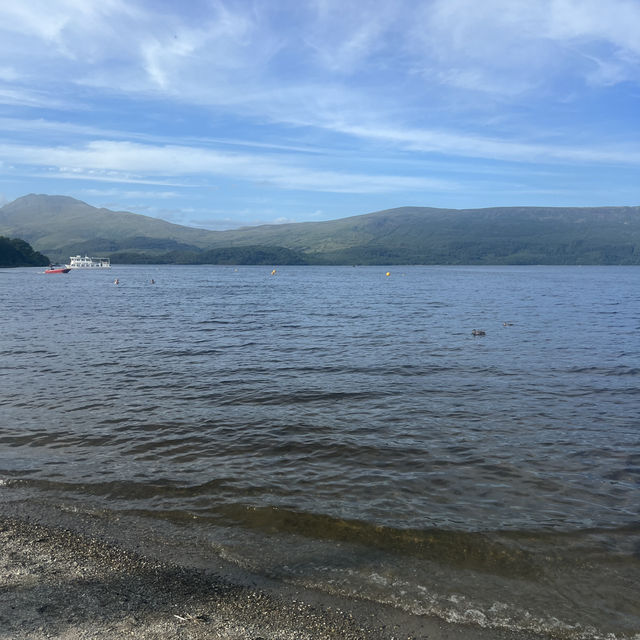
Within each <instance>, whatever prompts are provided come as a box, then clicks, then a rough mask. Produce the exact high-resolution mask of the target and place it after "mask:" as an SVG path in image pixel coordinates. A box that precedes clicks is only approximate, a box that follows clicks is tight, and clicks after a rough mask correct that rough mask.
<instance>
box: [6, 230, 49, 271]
mask: <svg viewBox="0 0 640 640" xmlns="http://www.w3.org/2000/svg"><path fill="white" fill-rule="evenodd" d="M48 264H49V258H47V256H44V255H42V254H41V253H40V252H39V251H34V250H33V247H32V246H31V245H30V244H29V243H28V242H25V241H24V240H21V239H20V238H5V237H4V236H0V267H44V266H46V265H48Z"/></svg>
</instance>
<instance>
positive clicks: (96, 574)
mask: <svg viewBox="0 0 640 640" xmlns="http://www.w3.org/2000/svg"><path fill="white" fill-rule="evenodd" d="M241 582H242V581H238V580H233V579H229V578H228V577H223V576H220V575H218V574H215V573H213V572H211V571H209V570H205V569H201V568H197V567H194V566H186V565H184V564H178V563H175V562H164V561H162V560H160V559H159V558H158V557H157V554H156V557H153V556H152V555H147V554H144V553H143V554H141V553H137V552H134V551H131V550H130V549H126V548H124V547H121V546H119V545H117V544H114V543H113V541H110V540H106V539H103V538H101V537H100V536H96V535H92V534H91V533H89V534H88V533H86V532H82V533H79V532H78V531H73V530H70V529H68V528H64V527H62V526H51V525H49V524H42V523H38V522H34V521H33V519H31V518H29V519H24V518H17V517H7V516H4V517H0V638H2V640H5V639H12V640H27V639H28V640H41V639H44V638H56V639H60V640H81V639H84V638H135V639H139V640H151V639H154V640H161V639H162V640H165V639H166V640H173V639H190V640H205V639H207V640H222V639H224V640H232V639H233V640H236V639H237V640H240V639H242V640H294V639H296V640H308V639H318V640H320V639H336V640H355V639H371V640H382V639H383V638H384V639H385V640H391V639H392V638H393V639H396V640H400V639H406V638H414V639H416V640H417V639H426V638H429V639H431V640H446V639H453V638H455V639H464V640H476V639H477V640H489V639H490V638H491V639H507V638H512V639H515V638H518V639H519V640H523V639H524V638H531V637H532V636H529V635H526V636H525V635H517V636H516V635H514V634H511V633H506V632H500V631H496V630H486V629H480V628H473V627H464V626H460V625H448V624H446V623H444V622H441V621H438V620H434V619H430V618H425V617H420V616H414V617H411V616H408V615H406V614H404V613H402V612H398V611H396V610H394V609H391V608H388V607H384V606H380V605H377V604H375V603H366V602H359V601H349V600H344V599H337V598H332V597H329V596H324V595H323V594H316V596H314V595H313V594H312V593H308V592H299V591H298V590H296V589H294V588H292V587H289V588H287V587H284V588H282V589H279V590H277V591H274V589H270V588H269V587H268V586H266V585H267V583H264V585H263V586H259V585H257V584H247V583H246V581H245V584H242V583H241Z"/></svg>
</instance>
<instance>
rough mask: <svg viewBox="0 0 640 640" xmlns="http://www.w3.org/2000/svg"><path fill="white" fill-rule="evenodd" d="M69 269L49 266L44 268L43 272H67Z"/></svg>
mask: <svg viewBox="0 0 640 640" xmlns="http://www.w3.org/2000/svg"><path fill="white" fill-rule="evenodd" d="M69 271H71V269H68V268H66V267H49V268H48V269H45V270H44V272H45V273H69Z"/></svg>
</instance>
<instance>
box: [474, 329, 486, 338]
mask: <svg viewBox="0 0 640 640" xmlns="http://www.w3.org/2000/svg"><path fill="white" fill-rule="evenodd" d="M471 335H473V336H486V335H487V332H486V331H484V330H483V329H474V330H473V331H472V332H471Z"/></svg>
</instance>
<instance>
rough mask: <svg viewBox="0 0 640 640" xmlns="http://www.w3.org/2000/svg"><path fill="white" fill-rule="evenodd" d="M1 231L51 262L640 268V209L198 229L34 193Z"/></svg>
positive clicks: (386, 215) (14, 208)
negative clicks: (84, 256)
mask: <svg viewBox="0 0 640 640" xmlns="http://www.w3.org/2000/svg"><path fill="white" fill-rule="evenodd" d="M0 233H4V234H6V235H13V236H20V237H23V238H25V239H26V240H28V241H29V242H31V243H32V244H33V246H34V247H35V248H36V249H38V250H40V251H43V252H46V253H47V254H48V255H49V256H51V257H53V258H55V259H66V258H67V257H68V256H69V255H72V254H74V253H89V254H94V255H97V254H101V255H111V257H112V259H113V260H114V262H115V261H118V260H120V261H135V260H137V259H143V260H145V261H147V262H148V261H159V262H198V261H201V262H221V261H225V262H229V261H233V260H244V261H247V262H252V261H253V260H254V259H257V258H256V256H258V255H259V256H261V258H260V259H261V260H262V261H263V262H265V263H268V262H269V261H273V262H279V260H278V259H277V258H278V257H280V258H281V259H282V260H283V261H284V260H286V261H287V262H289V263H305V262H306V263H315V264H640V207H593V208H586V207H585V208H580V207H573V208H560V207H505V208H490V209H463V210H456V209H433V208H427V207H402V208H398V209H390V210H386V211H378V212H375V213H369V214H365V215H359V216H353V217H349V218H342V219H340V220H332V221H327V222H313V223H312V222H307V223H297V224H285V225H264V226H259V227H246V228H243V229H236V230H232V231H204V230H202V229H193V228H190V227H183V226H180V225H175V224H170V223H168V222H164V221H162V220H157V219H155V218H149V217H147V216H141V215H138V214H133V213H126V212H113V211H109V210H108V209H97V208H95V207H91V206H90V205H88V204H86V203H84V202H80V201H79V200H75V199H73V198H67V197H63V196H36V195H30V196H25V197H23V198H19V199H18V200H16V201H14V202H12V203H10V204H7V205H5V206H4V207H2V208H0ZM241 247H242V248H244V250H243V251H239V250H238V248H241ZM282 263H283V262H281V264H282Z"/></svg>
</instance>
